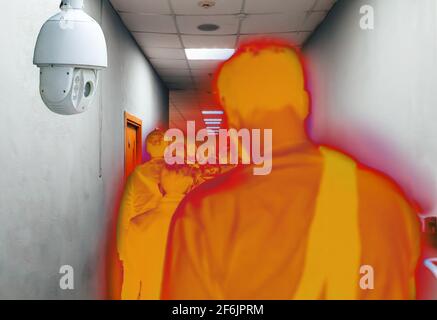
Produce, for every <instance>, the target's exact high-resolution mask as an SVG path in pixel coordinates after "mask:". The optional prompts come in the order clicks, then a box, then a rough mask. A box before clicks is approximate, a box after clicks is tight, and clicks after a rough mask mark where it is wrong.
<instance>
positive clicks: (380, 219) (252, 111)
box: [161, 40, 420, 300]
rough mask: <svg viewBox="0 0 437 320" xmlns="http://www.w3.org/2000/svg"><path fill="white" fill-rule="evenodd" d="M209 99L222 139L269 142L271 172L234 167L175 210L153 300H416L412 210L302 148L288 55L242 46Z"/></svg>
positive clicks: (301, 114)
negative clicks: (244, 134)
mask: <svg viewBox="0 0 437 320" xmlns="http://www.w3.org/2000/svg"><path fill="white" fill-rule="evenodd" d="M217 91H218V95H219V98H220V101H221V103H222V105H223V108H224V109H225V111H226V114H227V117H228V123H229V127H230V128H236V129H241V128H249V129H252V128H256V129H261V130H263V129H272V130H273V148H272V154H273V169H272V172H271V174H270V175H266V176H254V175H253V173H252V171H253V165H245V166H239V167H237V168H235V169H233V170H231V171H230V172H228V173H225V174H223V175H221V176H219V177H217V178H216V179H213V180H211V181H207V182H205V183H203V184H202V185H201V186H199V187H198V188H197V189H195V190H194V191H192V192H191V193H190V194H189V195H188V196H187V197H186V198H185V199H184V200H183V201H182V203H181V205H180V206H179V208H178V210H177V212H176V214H175V216H174V219H173V222H172V226H171V230H170V234H169V240H168V241H169V244H168V252H167V259H166V263H165V270H164V279H163V292H162V296H161V297H162V298H163V299H241V300H245V299H413V298H415V275H414V272H415V267H416V263H417V259H418V256H419V251H420V248H419V222H418V219H417V217H416V213H415V210H414V209H413V207H412V205H410V203H409V202H408V201H407V200H406V198H405V197H404V196H403V193H402V192H401V190H400V189H399V188H398V187H397V186H396V184H395V183H393V182H392V181H391V180H390V179H388V178H386V177H385V176H384V175H382V174H380V173H378V172H376V171H373V170H371V169H368V168H365V167H364V166H362V165H360V164H357V163H356V161H354V160H353V159H351V158H350V157H347V156H346V155H344V154H343V153H341V152H337V151H334V150H333V149H332V148H328V147H326V146H325V147H322V146H317V145H315V144H314V143H313V142H311V141H310V139H309V138H308V135H307V132H306V128H305V120H306V118H307V117H308V116H309V114H310V106H309V95H308V91H307V87H306V83H305V76H304V70H303V66H302V62H301V58H300V56H299V53H298V52H297V51H296V50H295V49H294V48H293V47H291V46H289V45H287V44H283V43H280V42H277V41H267V40H266V41H260V42H253V43H248V44H246V45H244V46H242V47H241V48H240V49H239V50H238V51H237V53H236V54H235V55H234V56H233V57H232V58H231V59H230V60H228V61H226V62H225V63H224V64H223V65H222V67H221V68H220V69H219V71H218V74H217ZM339 116H341V115H339ZM362 266H369V267H370V268H371V269H372V270H373V276H374V278H373V279H371V280H369V281H371V284H369V281H367V280H366V278H365V276H366V274H360V272H362V270H363V269H362ZM363 277H364V278H363Z"/></svg>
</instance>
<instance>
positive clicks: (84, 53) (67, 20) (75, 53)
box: [33, 0, 108, 115]
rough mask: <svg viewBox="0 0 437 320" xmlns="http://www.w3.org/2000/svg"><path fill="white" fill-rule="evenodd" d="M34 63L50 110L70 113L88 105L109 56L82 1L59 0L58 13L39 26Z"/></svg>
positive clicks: (84, 109)
mask: <svg viewBox="0 0 437 320" xmlns="http://www.w3.org/2000/svg"><path fill="white" fill-rule="evenodd" d="M33 63H34V64H35V65H37V66H38V67H39V68H40V94H41V98H42V100H43V101H44V103H45V104H46V106H47V107H48V108H49V109H50V110H52V111H53V112H55V113H58V114H63V115H72V114H77V113H82V112H85V111H86V110H87V109H88V108H89V106H90V104H91V102H92V101H93V98H94V97H95V95H96V92H97V87H98V83H99V73H100V70H102V69H104V68H106V67H107V66H108V58H107V49H106V41H105V36H104V34H103V31H102V29H101V28H100V25H99V24H98V23H97V22H96V21H95V20H94V19H93V18H91V17H90V16H89V15H87V14H86V13H85V12H84V11H83V0H63V1H62V2H61V12H60V13H58V14H56V15H55V16H53V17H51V18H50V19H49V20H48V21H47V22H46V23H45V24H44V25H43V27H42V28H41V31H40V33H39V35H38V40H37V43H36V46H35V54H34V61H33Z"/></svg>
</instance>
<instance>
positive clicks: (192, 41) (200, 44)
mask: <svg viewBox="0 0 437 320" xmlns="http://www.w3.org/2000/svg"><path fill="white" fill-rule="evenodd" d="M236 39H237V36H201V35H199V36H197V35H196V36H191V35H182V42H183V45H184V47H185V48H234V47H235V42H236Z"/></svg>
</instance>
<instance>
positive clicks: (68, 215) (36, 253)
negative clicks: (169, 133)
mask: <svg viewBox="0 0 437 320" xmlns="http://www.w3.org/2000/svg"><path fill="white" fill-rule="evenodd" d="M59 3H60V1H59V0H29V1H25V2H23V1H4V3H2V10H1V13H0V16H1V19H0V40H1V44H2V45H1V49H0V70H1V72H2V76H1V77H0V149H1V154H0V170H1V172H0V298H1V299H12V298H23V299H32V298H38V299H80V298H82V299H88V298H97V297H99V293H100V292H99V291H100V288H101V284H102V273H101V268H100V267H101V265H102V263H103V260H104V252H103V251H102V249H103V248H104V246H105V241H106V231H107V229H108V224H109V223H110V221H111V219H112V214H113V211H114V206H115V203H116V201H117V197H118V194H119V192H120V190H121V187H122V186H121V184H122V180H123V166H124V163H123V160H124V137H123V130H124V128H123V125H124V123H123V121H124V118H123V112H124V110H127V111H129V112H131V113H133V114H134V115H136V116H137V117H139V118H141V119H142V120H143V126H144V135H146V133H147V131H149V130H151V129H152V128H153V127H154V126H155V125H156V123H157V122H164V123H165V122H166V121H167V120H168V92H167V90H166V89H165V87H164V86H163V85H162V84H161V81H160V80H159V78H158V77H157V76H156V74H155V73H154V71H153V69H152V68H151V67H150V65H149V63H148V62H147V61H146V59H145V58H144V56H143V54H142V53H141V52H140V50H139V49H138V47H137V45H136V44H135V42H134V41H133V40H132V38H131V36H130V35H129V33H128V32H127V30H126V29H125V28H124V26H123V24H122V23H121V21H120V20H119V18H118V16H117V15H116V14H115V12H114V10H113V9H112V7H111V6H110V4H109V3H108V1H106V0H103V1H100V0H86V1H85V3H86V11H87V12H88V13H89V14H91V15H92V16H93V17H94V18H95V19H96V20H97V21H99V22H101V24H102V26H103V30H104V33H105V36H106V40H107V43H108V50H109V52H108V54H109V68H108V69H107V70H106V71H104V72H103V77H102V83H101V85H102V87H101V88H102V94H101V98H102V100H101V101H100V99H99V98H98V99H96V101H95V103H94V105H93V106H92V107H91V108H90V110H89V111H88V112H86V113H84V114H81V115H76V116H69V117H65V116H59V115H56V114H54V113H52V112H50V111H49V110H48V109H47V108H46V107H45V106H44V104H43V102H42V101H41V98H40V96H39V92H38V85H39V79H38V77H39V74H38V69H37V68H36V67H35V66H33V65H32V57H33V48H34V45H35V41H36V37H37V35H38V32H39V29H40V27H41V26H42V24H43V23H44V21H45V20H46V19H48V18H49V17H50V16H51V15H53V14H54V13H56V12H57V10H58V6H59ZM100 102H102V103H100ZM100 107H101V112H100ZM100 124H102V130H100ZM100 132H102V134H100ZM100 150H102V153H101V157H100ZM100 159H101V160H100ZM100 175H101V176H100ZM62 265H71V266H72V267H73V268H74V271H75V289H74V290H72V291H62V290H61V289H60V288H59V279H60V276H61V275H60V274H59V268H60V267H61V266H62Z"/></svg>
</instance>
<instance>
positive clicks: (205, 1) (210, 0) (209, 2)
mask: <svg viewBox="0 0 437 320" xmlns="http://www.w3.org/2000/svg"><path fill="white" fill-rule="evenodd" d="M214 6H215V0H202V1H199V7H202V8H204V9H209V8H212V7H214Z"/></svg>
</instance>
